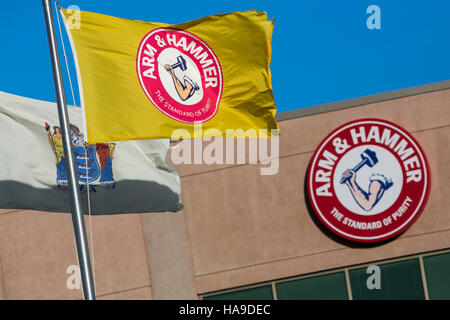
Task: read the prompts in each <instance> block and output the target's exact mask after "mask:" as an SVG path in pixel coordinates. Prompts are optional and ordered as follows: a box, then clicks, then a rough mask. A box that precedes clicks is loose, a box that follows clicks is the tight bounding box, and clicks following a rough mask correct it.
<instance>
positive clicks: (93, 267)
mask: <svg viewBox="0 0 450 320" xmlns="http://www.w3.org/2000/svg"><path fill="white" fill-rule="evenodd" d="M86 145H87V142H85V144H84V159H85V161H86V189H87V190H86V192H87V200H88V201H87V202H88V213H89V234H90V238H91V260H92V273H93V274H94V276H93V281H94V286H95V259H94V237H93V232H92V214H91V196H90V191H91V190H90V187H89V175H88V174H87V166H88V161H87V152H86Z"/></svg>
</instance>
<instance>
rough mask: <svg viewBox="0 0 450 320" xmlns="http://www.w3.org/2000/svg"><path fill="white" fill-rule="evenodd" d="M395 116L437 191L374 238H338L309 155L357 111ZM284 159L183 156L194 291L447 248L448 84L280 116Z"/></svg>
mask: <svg viewBox="0 0 450 320" xmlns="http://www.w3.org/2000/svg"><path fill="white" fill-rule="evenodd" d="M366 117H373V118H381V119H386V120H390V121H392V122H395V123H397V124H398V125H400V126H402V127H403V128H405V129H406V130H408V131H409V132H410V133H412V135H413V136H414V137H415V138H416V139H417V141H418V142H419V143H420V145H421V146H422V147H423V149H424V152H425V154H426V156H427V158H428V161H429V166H430V171H431V181H432V182H431V183H432V184H431V192H430V197H429V201H428V204H427V205H426V207H425V209H424V211H423V213H422V215H421V216H420V217H419V219H418V220H417V221H416V222H415V223H414V224H413V226H412V227H411V228H410V229H408V230H407V231H406V232H405V233H404V234H402V235H401V236H400V237H398V238H397V239H395V240H393V241H390V242H388V243H385V244H383V245H378V246H371V247H368V246H363V245H358V244H352V243H350V242H344V241H341V239H339V238H338V237H336V236H334V235H332V234H330V232H328V231H327V230H325V229H324V228H323V227H322V226H321V225H320V223H318V222H316V219H315V218H314V214H313V213H312V212H311V210H310V209H309V208H308V205H307V202H306V201H305V200H306V199H305V197H307V196H306V194H305V190H304V184H305V175H306V171H307V166H308V163H309V161H310V159H311V157H312V155H313V152H314V150H315V148H316V147H317V146H318V145H319V143H320V142H321V140H322V139H323V138H324V137H325V136H326V135H327V134H328V133H329V132H330V131H332V130H333V129H335V128H336V127H338V126H340V125H342V124H344V123H346V122H348V121H351V120H355V119H360V118H366ZM279 125H280V130H281V137H280V168H279V172H278V174H276V175H274V176H261V175H260V174H259V167H260V166H261V165H260V164H259V165H228V166H226V165H220V166H208V165H181V166H178V167H177V169H178V170H179V172H180V174H181V176H182V190H183V191H182V196H183V202H184V205H185V209H184V210H183V215H184V217H185V220H186V228H187V231H188V237H189V239H190V246H191V255H192V263H193V272H194V277H195V286H196V290H197V293H205V292H211V291H215V290H220V289H226V288H232V287H237V286H242V285H247V284H252V283H258V282H264V281H268V280H273V279H279V278H284V277H289V276H294V275H299V274H305V273H311V272H316V271H320V270H327V269H332V268H337V267H342V266H348V265H352V264H359V263H364V262H369V261H375V260H381V259H387V258H392V257H398V256H403V255H409V254H414V253H419V252H425V251H431V250H436V249H442V248H448V247H450V214H449V212H448V210H446V209H445V208H448V207H449V205H450V198H449V197H448V196H447V195H448V194H449V192H450V151H449V148H448V146H449V138H450V90H442V91H436V92H430V93H425V94H419V95H413V96H409V97H404V98H399V99H393V100H389V101H383V102H377V103H372V104H368V105H363V106H358V107H353V108H349V109H342V110H337V111H333V112H327V113H322V114H317V115H312V116H306V117H301V118H295V119H290V120H285V121H280V122H279Z"/></svg>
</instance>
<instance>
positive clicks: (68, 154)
mask: <svg viewBox="0 0 450 320" xmlns="http://www.w3.org/2000/svg"><path fill="white" fill-rule="evenodd" d="M42 5H43V7H44V16H45V22H46V26H47V37H48V45H49V47H50V58H51V60H52V70H53V80H54V84H55V92H56V104H57V106H58V115H59V123H60V127H61V133H62V138H63V145H64V157H65V161H66V167H67V170H68V172H67V173H68V178H69V179H68V180H69V185H70V191H71V194H72V221H73V231H74V234H75V242H76V246H77V254H78V263H79V264H80V273H81V282H82V284H83V295H84V299H85V300H95V288H94V282H93V278H92V271H91V262H90V259H89V247H88V243H87V238H86V227H85V225H84V218H83V214H82V210H81V201H80V189H79V187H78V177H77V175H76V172H75V161H74V156H73V150H72V139H71V137H70V132H69V128H70V122H69V114H68V112H67V105H66V98H65V95H64V86H63V81H62V76H61V69H60V65H59V55H58V47H57V42H56V37H55V31H54V30H55V29H54V25H53V13H52V7H51V5H50V0H42Z"/></svg>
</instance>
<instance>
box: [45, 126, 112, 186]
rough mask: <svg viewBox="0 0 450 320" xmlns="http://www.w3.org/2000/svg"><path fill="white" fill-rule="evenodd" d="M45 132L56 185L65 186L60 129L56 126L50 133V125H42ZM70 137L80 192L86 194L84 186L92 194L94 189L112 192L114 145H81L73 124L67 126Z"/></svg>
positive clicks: (79, 135)
mask: <svg viewBox="0 0 450 320" xmlns="http://www.w3.org/2000/svg"><path fill="white" fill-rule="evenodd" d="M45 130H46V131H47V136H48V141H49V144H50V146H51V148H52V150H53V153H54V154H55V160H56V184H57V185H58V187H62V186H67V185H68V181H67V173H66V163H65V159H64V149H63V141H62V135H61V129H60V128H59V127H58V126H54V127H53V132H52V130H51V127H50V125H49V124H48V123H47V122H46V123H45ZM70 134H71V138H72V148H73V152H74V157H75V168H76V171H77V176H78V182H79V184H80V188H81V190H86V188H85V186H87V185H89V186H90V187H91V190H92V191H94V192H95V190H96V189H95V187H98V186H101V187H104V188H114V187H115V184H116V182H115V180H114V175H113V166H112V160H113V159H114V152H115V147H116V144H115V143H95V144H88V143H85V142H84V139H83V134H82V133H81V132H80V130H79V128H78V127H77V126H75V125H73V124H71V125H70Z"/></svg>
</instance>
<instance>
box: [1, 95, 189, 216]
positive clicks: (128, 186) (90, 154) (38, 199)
mask: <svg viewBox="0 0 450 320" xmlns="http://www.w3.org/2000/svg"><path fill="white" fill-rule="evenodd" d="M68 111H69V119H70V132H71V136H72V147H73V151H74V157H75V166H76V172H77V176H78V182H79V185H80V189H81V196H82V205H83V209H84V213H88V211H90V213H92V214H114V213H144V212H165V211H172V212H175V211H178V210H180V209H181V208H182V204H181V200H180V189H181V187H180V178H179V176H178V173H177V172H176V171H175V170H174V169H172V168H170V167H169V166H168V165H167V164H166V163H165V157H166V154H167V151H168V148H169V140H168V139H161V140H147V141H124V142H117V143H96V144H85V143H84V136H83V133H82V131H83V130H82V129H83V126H82V123H81V121H82V115H81V108H79V107H70V106H69V107H68ZM68 188H69V187H68V182H67V173H66V163H65V159H64V151H63V145H62V136H61V132H60V128H59V120H58V112H57V107H56V104H55V103H51V102H45V101H40V100H33V99H28V98H24V97H20V96H16V95H12V94H8V93H4V92H0V209H30V210H39V211H52V212H71V207H70V206H71V201H70V192H69V189H68Z"/></svg>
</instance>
